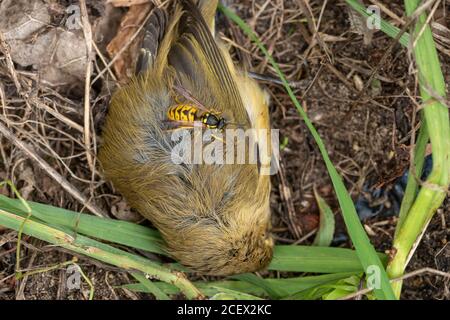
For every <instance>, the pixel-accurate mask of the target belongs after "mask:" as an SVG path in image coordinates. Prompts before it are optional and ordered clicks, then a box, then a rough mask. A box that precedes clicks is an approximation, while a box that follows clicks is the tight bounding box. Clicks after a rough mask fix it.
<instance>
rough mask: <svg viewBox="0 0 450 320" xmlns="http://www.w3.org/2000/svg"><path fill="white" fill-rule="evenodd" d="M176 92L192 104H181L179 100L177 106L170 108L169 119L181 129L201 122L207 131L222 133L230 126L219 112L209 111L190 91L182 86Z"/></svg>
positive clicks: (176, 87) (168, 111) (177, 87)
mask: <svg viewBox="0 0 450 320" xmlns="http://www.w3.org/2000/svg"><path fill="white" fill-rule="evenodd" d="M175 90H176V91H177V92H178V93H180V94H181V95H182V96H183V97H184V98H185V99H187V100H190V101H191V102H192V103H181V102H180V101H179V100H178V99H177V98H175V101H176V102H177V104H176V105H173V106H171V107H169V109H168V110H167V118H168V120H169V122H172V123H173V124H179V127H185V128H190V127H193V124H194V122H196V121H199V122H201V123H202V124H203V125H204V126H205V127H206V128H207V129H217V130H219V131H222V130H223V129H224V128H225V126H226V125H227V124H229V123H228V122H227V121H226V120H225V118H224V117H222V116H221V115H220V113H219V112H215V111H212V110H208V109H207V108H206V107H205V106H204V105H203V104H202V103H200V102H199V101H198V100H197V99H196V98H194V97H193V96H192V95H191V93H190V92H189V91H187V90H186V89H185V88H183V87H181V86H175Z"/></svg>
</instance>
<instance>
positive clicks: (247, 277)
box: [231, 273, 286, 299]
mask: <svg viewBox="0 0 450 320" xmlns="http://www.w3.org/2000/svg"><path fill="white" fill-rule="evenodd" d="M231 278H232V279H237V280H240V281H245V282H248V283H251V284H253V285H254V286H256V287H260V288H261V289H263V290H264V291H265V292H267V294H268V295H269V297H270V298H271V299H281V298H282V297H283V296H284V295H286V294H285V291H284V290H283V288H282V287H279V286H277V285H274V284H272V283H269V282H267V281H265V280H264V279H263V278H260V277H258V276H257V275H255V274H253V273H245V274H240V275H237V276H233V277H231Z"/></svg>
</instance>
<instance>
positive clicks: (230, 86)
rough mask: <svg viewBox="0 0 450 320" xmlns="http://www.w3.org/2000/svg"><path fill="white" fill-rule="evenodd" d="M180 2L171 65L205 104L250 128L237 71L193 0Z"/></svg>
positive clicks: (232, 120) (182, 80) (169, 59)
mask: <svg viewBox="0 0 450 320" xmlns="http://www.w3.org/2000/svg"><path fill="white" fill-rule="evenodd" d="M179 2H180V4H181V8H182V14H181V16H180V19H179V21H178V25H177V28H178V30H177V33H178V37H177V39H174V40H173V42H172V44H171V49H170V51H169V54H168V63H169V65H171V66H172V67H173V69H174V70H175V71H176V74H177V75H178V78H179V80H180V81H181V82H182V84H183V85H186V87H187V89H189V91H191V92H192V93H193V94H194V96H195V97H196V98H197V99H198V100H199V101H201V102H202V103H203V104H204V105H207V106H209V107H211V109H214V111H216V112H222V113H224V114H225V115H227V114H228V115H229V117H231V118H232V119H229V121H231V122H235V123H239V124H240V125H242V126H243V127H248V126H249V118H248V115H247V112H246V110H245V107H244V104H243V102H242V98H241V96H240V93H239V90H238V87H237V85H236V82H235V76H234V73H235V72H236V71H235V70H234V68H233V67H232V66H230V64H229V63H227V60H226V58H225V57H224V53H223V52H222V50H220V48H219V46H218V44H217V42H216V40H215V39H214V37H213V35H212V33H211V30H210V29H209V27H208V25H207V23H206V22H205V19H204V17H203V16H202V13H201V12H200V10H199V8H198V7H197V6H196V5H195V4H193V2H192V1H191V0H180V1H179Z"/></svg>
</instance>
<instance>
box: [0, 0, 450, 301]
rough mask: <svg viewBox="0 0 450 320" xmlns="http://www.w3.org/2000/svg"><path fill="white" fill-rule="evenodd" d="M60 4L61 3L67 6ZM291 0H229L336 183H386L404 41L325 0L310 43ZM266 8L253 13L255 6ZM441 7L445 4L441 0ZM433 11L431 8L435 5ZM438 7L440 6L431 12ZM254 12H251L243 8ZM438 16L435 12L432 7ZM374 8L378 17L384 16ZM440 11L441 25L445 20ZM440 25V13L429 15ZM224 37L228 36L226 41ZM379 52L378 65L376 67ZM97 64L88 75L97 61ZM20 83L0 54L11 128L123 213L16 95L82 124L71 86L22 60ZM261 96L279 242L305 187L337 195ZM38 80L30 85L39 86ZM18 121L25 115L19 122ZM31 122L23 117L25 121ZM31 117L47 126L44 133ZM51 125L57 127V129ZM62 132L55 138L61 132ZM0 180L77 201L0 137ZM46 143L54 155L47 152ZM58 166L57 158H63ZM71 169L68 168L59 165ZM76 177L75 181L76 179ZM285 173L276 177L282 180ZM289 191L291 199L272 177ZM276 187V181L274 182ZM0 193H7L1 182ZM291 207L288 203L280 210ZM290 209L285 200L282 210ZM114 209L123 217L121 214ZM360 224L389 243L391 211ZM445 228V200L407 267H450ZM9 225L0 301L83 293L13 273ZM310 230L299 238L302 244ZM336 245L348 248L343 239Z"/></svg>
mask: <svg viewBox="0 0 450 320" xmlns="http://www.w3.org/2000/svg"><path fill="white" fill-rule="evenodd" d="M69 2H70V1H65V2H64V3H63V5H68V4H69ZM301 2H302V1H294V0H286V1H281V0H276V1H267V2H266V1H262V0H257V1H251V0H240V1H239V0H234V1H228V3H229V4H230V5H231V4H232V5H233V8H234V9H236V11H237V12H238V13H239V15H240V16H241V17H243V18H244V19H246V21H247V22H249V23H251V25H252V26H253V27H254V29H255V30H256V32H257V33H258V34H259V35H260V36H261V38H262V40H263V42H264V43H265V44H266V46H267V47H268V48H269V49H270V51H271V52H272V53H273V54H274V56H275V58H276V60H277V61H278V62H279V63H280V64H281V67H282V69H283V71H284V72H285V73H286V74H287V75H288V77H289V80H290V81H294V82H296V83H297V85H298V88H297V89H296V90H295V93H296V95H297V97H300V98H301V100H300V102H301V103H302V106H303V107H304V108H305V109H306V110H307V112H308V115H309V117H310V119H311V120H312V121H313V123H314V125H315V126H316V128H317V129H318V131H319V133H320V135H321V137H322V138H323V139H324V142H325V144H326V147H327V149H328V151H329V154H330V156H331V159H332V161H333V163H334V164H335V165H336V167H337V169H338V171H339V172H340V173H341V174H342V176H343V177H344V180H345V183H346V185H347V186H348V187H349V188H350V190H351V192H352V195H354V196H355V197H356V196H357V195H358V194H359V193H360V191H361V190H362V186H363V185H364V184H366V183H367V184H369V185H370V186H374V185H380V184H382V185H384V187H385V188H389V187H391V186H392V184H393V181H394V180H395V178H397V177H398V176H400V175H401V174H402V173H403V172H404V170H405V169H406V168H407V167H408V165H409V153H408V152H409V149H408V148H409V147H408V146H409V141H410V130H411V121H412V112H413V104H412V102H411V99H410V98H409V97H408V95H407V91H406V90H407V89H409V90H410V92H411V93H410V94H411V95H414V92H415V79H414V77H413V76H411V75H410V74H409V73H408V68H409V62H408V59H407V53H406V50H405V49H403V48H402V47H400V45H395V46H393V48H392V50H391V51H390V52H387V48H388V47H389V46H390V44H391V39H390V38H388V37H387V36H385V35H384V34H382V33H381V32H378V33H375V34H374V35H373V39H372V41H371V42H370V43H369V44H367V45H365V44H364V43H363V36H361V35H359V34H357V33H354V32H351V30H352V29H351V26H350V22H349V18H348V13H347V11H346V8H345V4H344V2H343V1H328V3H327V6H326V7H325V9H324V11H323V15H322V17H321V23H320V28H319V32H320V33H319V36H320V41H313V40H311V38H312V37H311V35H312V32H311V30H314V29H312V28H310V25H309V24H308V19H307V16H305V15H304V14H299V12H301V11H300V10H299V5H298V3H301ZM381 2H383V3H385V4H386V5H387V6H388V7H389V8H390V9H391V10H392V11H393V12H394V13H395V14H397V15H398V16H399V17H402V16H403V14H402V12H403V6H402V2H401V1H381ZM0 3H1V1H0ZM264 3H267V6H266V7H265V8H264V9H263V10H260V8H261V6H262V5H263V4H264ZM322 5H323V1H315V0H312V1H310V6H311V9H312V16H313V18H314V21H316V22H317V21H318V19H319V16H320V12H321V9H322ZM447 6H448V8H447V10H448V9H450V6H449V5H447ZM89 9H90V10H91V12H90V13H91V14H92V17H91V21H95V19H96V17H99V16H101V15H102V14H104V10H103V7H102V5H99V4H96V5H95V8H93V6H92V5H89ZM438 11H439V10H438ZM441 11H442V10H441ZM256 16H258V19H257V20H255V19H253V17H256ZM436 16H437V17H438V16H439V13H436ZM384 17H386V16H385V15H384ZM54 19H55V21H53V23H54V24H55V25H58V24H60V23H62V21H63V19H64V15H61V16H55V18H54ZM449 21H450V20H449V18H448V17H447V21H446V22H447V25H448V22H449ZM440 22H441V23H445V19H444V20H442V19H441V20H440ZM227 23H228V22H227V21H225V20H223V19H222V20H220V23H219V29H220V30H227V32H226V34H225V35H224V36H225V37H226V38H227V39H229V38H231V39H233V42H234V43H236V44H237V45H238V46H240V47H243V48H245V52H244V51H241V50H236V49H235V48H233V50H234V52H235V57H236V59H240V61H241V63H244V64H246V63H247V64H248V62H250V69H251V70H253V71H255V72H259V73H264V74H267V75H272V76H274V75H275V73H274V72H273V70H272V69H271V67H270V66H269V65H268V63H267V61H266V60H265V59H264V58H263V55H262V54H261V53H260V52H258V50H256V48H255V46H254V45H252V44H251V43H249V41H248V40H246V38H245V37H244V36H243V35H242V33H241V32H240V31H239V30H238V29H237V28H236V27H234V26H233V27H231V28H229V25H227ZM225 41H227V40H226V39H225ZM386 52H387V56H386V59H385V62H384V63H382V64H380V61H381V60H382V58H383V55H384V54H385V53H386ZM441 61H442V64H443V69H444V73H445V76H446V79H447V83H449V82H450V81H448V80H449V79H450V63H449V62H450V57H449V56H448V55H445V54H442V53H441ZM375 68H378V74H377V76H376V78H375V79H378V81H376V82H375V83H372V84H370V85H369V86H368V87H367V89H366V90H364V91H363V92H359V91H358V90H357V88H358V87H359V83H360V81H361V80H362V83H364V84H365V83H366V82H367V81H368V79H369V76H370V74H371V72H372V70H374V69H375ZM102 69H103V65H102V64H101V62H99V61H97V64H96V67H95V71H94V74H98V70H102ZM20 70H23V68H22V69H21V68H20V67H18V68H17V72H18V77H19V80H20V82H21V83H22V90H24V91H25V92H26V93H27V94H26V95H25V96H24V95H22V96H20V95H19V94H18V92H17V88H16V86H15V84H14V82H13V81H12V77H11V73H10V70H9V69H8V68H7V66H6V63H5V60H4V59H3V58H2V56H1V55H0V83H1V84H2V87H3V89H4V90H3V91H4V96H5V97H6V103H7V105H8V106H9V107H11V108H4V109H3V111H5V112H6V113H7V114H8V115H9V116H10V117H13V115H15V116H16V117H15V118H12V119H14V121H15V122H16V124H13V125H12V127H13V128H14V129H15V132H16V134H17V135H18V136H19V137H20V138H21V139H23V140H25V141H27V142H28V143H30V144H32V145H33V146H34V148H35V150H36V152H38V153H39V154H40V156H42V157H43V158H44V159H45V160H46V161H48V163H49V164H50V165H51V166H52V167H54V168H55V169H56V170H57V171H58V172H59V173H61V174H62V175H63V176H65V177H67V179H68V180H69V182H70V183H71V184H72V185H73V186H74V187H75V188H77V189H78V190H80V191H81V192H82V193H83V194H84V195H86V196H87V197H93V198H94V199H95V201H96V203H97V205H98V206H100V207H101V208H104V209H106V208H110V207H113V212H117V211H119V210H121V212H125V213H126V214H125V215H124V216H125V217H126V218H130V219H132V218H133V217H134V216H133V215H132V214H127V212H128V211H127V210H124V202H123V200H122V199H121V197H120V196H119V195H116V194H114V193H113V192H112V191H111V188H110V186H108V185H107V184H105V183H103V181H102V180H101V177H99V176H97V175H95V176H94V178H93V179H94V180H92V177H91V174H90V170H89V167H88V165H87V161H86V156H85V152H84V149H83V147H82V136H81V134H80V133H79V132H77V131H75V130H73V129H70V128H68V127H67V126H66V125H65V124H63V123H61V121H59V120H57V119H55V118H54V117H52V116H50V115H49V114H48V113H45V112H43V111H42V110H40V109H38V108H36V107H35V106H34V105H33V104H31V106H30V105H28V106H27V103H26V101H25V100H26V98H25V97H26V96H28V97H30V96H32V97H38V99H40V101H42V102H45V103H47V104H50V105H52V104H54V105H55V106H57V107H58V111H59V112H60V113H61V114H63V115H65V116H67V117H69V118H70V119H72V120H73V121H75V122H76V123H78V124H81V125H82V124H83V118H82V114H83V111H82V107H80V106H81V101H82V94H80V93H81V92H80V91H79V90H78V89H76V88H65V89H61V88H58V90H59V93H58V92H56V91H54V90H51V89H46V88H44V87H43V86H41V85H40V84H39V83H38V81H37V80H38V79H37V78H36V77H35V76H34V71H32V70H31V69H28V70H23V71H31V72H27V73H25V72H19V71H20ZM106 80H107V76H106V77H104V78H103V79H101V80H100V81H98V82H97V83H95V84H94V85H93V90H92V92H91V102H92V105H93V116H94V123H95V129H96V132H97V133H99V132H100V130H101V122H102V120H103V118H104V114H105V110H106V107H107V103H108V99H109V96H110V92H109V91H108V90H109V86H108V85H107V84H108V82H107V81H106ZM265 85H266V88H267V89H268V90H269V92H270V93H271V96H272V101H273V104H272V107H271V114H272V123H273V127H274V128H279V129H280V130H281V132H280V135H281V139H282V140H285V139H287V140H286V141H287V145H286V147H285V148H284V149H283V151H282V153H281V155H282V163H283V168H284V169H283V170H282V171H281V173H280V175H278V176H274V177H273V180H272V182H273V192H272V198H271V202H272V209H273V213H274V226H275V236H276V238H277V240H278V242H279V243H292V242H294V241H297V240H298V237H296V235H295V232H294V231H295V229H298V227H300V228H301V230H302V236H301V237H303V236H305V235H306V234H308V233H309V232H310V231H312V230H314V229H315V228H316V227H317V223H318V218H317V213H318V209H317V207H316V205H315V200H314V196H313V187H316V188H317V190H318V191H319V193H320V194H321V195H322V196H323V197H324V198H325V199H326V200H327V201H328V203H329V204H330V205H332V207H333V208H335V209H336V208H337V203H336V200H335V198H334V194H333V192H332V188H331V185H330V180H329V178H328V175H327V173H326V169H325V166H324V165H323V162H322V160H321V156H320V154H319V151H318V149H317V147H316V145H315V143H314V141H313V139H312V137H311V135H310V134H309V133H308V131H307V129H306V126H305V125H304V124H303V122H302V121H301V119H300V117H299V115H298V113H297V111H296V110H295V109H294V107H293V106H292V103H291V102H290V100H289V97H288V96H287V95H286V94H285V93H284V90H283V89H282V88H281V87H280V86H279V85H276V84H267V83H265ZM38 88H39V89H38ZM25 121H27V122H25ZM31 121H34V122H31ZM40 123H47V124H49V125H51V126H52V127H49V128H46V129H45V131H44V129H43V127H42V126H40ZM57 129H58V130H59V131H58V130H57ZM61 131H63V132H66V133H68V135H69V136H67V135H64V134H63V132H61ZM0 142H1V148H0V151H1V155H2V157H1V158H0V180H3V179H5V178H8V179H12V180H13V181H14V183H15V184H16V185H17V187H18V189H19V190H20V191H21V192H22V194H24V195H25V196H26V197H27V199H29V200H33V201H39V202H45V203H49V204H52V205H56V206H63V207H66V208H69V209H72V210H81V209H82V206H81V205H80V204H79V203H78V202H77V201H75V200H74V199H73V197H72V196H70V195H68V194H67V192H65V191H64V190H62V189H61V188H60V187H59V185H58V184H57V183H56V182H54V181H53V180H52V179H50V178H48V177H47V175H46V174H45V172H44V171H42V170H41V169H39V168H38V167H37V166H36V165H35V164H33V163H32V162H31V161H30V160H29V159H28V158H27V156H25V155H24V154H23V153H21V152H20V151H19V150H17V149H16V148H14V147H12V146H11V145H10V144H9V143H8V142H7V141H6V140H5V139H2V138H0ZM50 149H52V150H54V151H55V154H58V155H59V157H60V158H59V159H58V158H57V157H55V154H52V153H50V152H49V150H50ZM63 163H64V164H65V165H66V166H63V165H62V164H63ZM68 169H70V170H71V171H72V174H71V173H70V172H69V170H68ZM75 177H76V178H75ZM283 181H284V182H283ZM283 184H284V185H285V188H286V187H287V188H288V189H289V190H290V193H291V196H289V195H288V194H286V193H285V192H280V190H283V187H282V185H283ZM285 188H284V189H285ZM4 193H6V194H8V192H7V191H4ZM289 204H291V205H292V206H291V207H290V205H289ZM289 208H291V209H290V210H289ZM335 212H336V213H337V215H336V219H337V234H342V233H345V227H344V225H343V223H342V218H341V217H340V214H339V213H338V210H335ZM120 217H123V216H120ZM365 224H366V226H367V227H368V229H369V230H370V235H371V240H372V241H373V243H374V244H375V245H376V247H377V249H378V250H379V251H384V250H387V249H389V248H390V245H391V243H392V235H393V232H394V228H395V218H392V217H391V218H386V217H375V218H372V219H370V220H368V221H365ZM449 228H450V202H449V201H448V200H447V201H446V203H445V206H444V207H443V208H442V209H440V210H439V212H438V214H437V215H436V216H435V218H434V219H433V220H432V222H431V223H430V225H429V227H428V230H427V232H426V233H425V235H424V237H423V239H422V243H421V244H420V246H419V247H418V249H417V252H416V254H415V256H414V257H413V259H412V261H411V263H410V265H409V267H408V271H413V270H417V269H420V268H423V267H430V268H435V269H439V270H442V271H447V272H448V270H449V265H450V247H449V246H448V240H449V239H448V238H449ZM15 240H16V234H15V233H14V232H11V231H9V230H2V229H1V228H0V299H2V298H7V299H13V298H14V297H16V298H21V297H22V298H23V297H24V298H25V299H55V298H59V299H74V298H82V299H86V298H87V297H88V291H89V288H88V286H87V285H86V283H83V287H82V288H83V290H81V291H77V290H69V289H68V288H66V287H65V285H64V283H65V282H66V281H63V280H64V277H66V276H70V275H68V274H66V271H65V270H66V269H65V268H63V269H61V270H55V271H49V272H46V273H40V274H38V275H35V276H31V277H29V278H28V279H27V280H26V281H22V282H16V281H14V280H13V271H14V263H15V261H14V259H15V251H14V248H15V244H16V242H15ZM24 240H25V242H26V243H27V247H26V250H24V257H23V260H22V262H21V266H22V268H42V267H47V266H52V265H55V264H58V263H61V262H64V261H67V260H69V259H71V257H72V256H71V255H70V254H67V253H62V252H60V251H58V250H55V249H54V248H51V247H48V246H47V245H46V244H45V243H42V242H41V241H38V240H36V239H33V238H29V237H25V239H24ZM310 241H311V237H309V238H308V237H304V238H302V241H301V242H302V243H306V244H307V243H309V242H310ZM341 245H343V246H348V245H349V243H348V241H347V240H345V239H344V241H343V242H342V241H341ZM80 265H81V267H82V268H83V270H84V272H85V273H86V275H87V276H88V277H89V278H90V279H91V280H92V281H93V282H94V286H95V290H96V291H95V297H96V298H97V299H115V298H123V299H136V298H148V296H146V295H141V294H136V293H132V292H129V291H126V290H123V289H115V288H114V286H116V285H120V284H124V283H129V282H133V280H132V279H131V278H130V277H129V276H128V275H126V274H125V273H122V272H118V271H116V270H113V269H110V268H108V267H106V266H104V265H94V264H93V261H90V260H85V259H82V260H81V262H80ZM449 286H450V282H449V280H448V279H447V280H444V279H443V278H441V277H437V276H431V275H422V276H417V277H414V278H412V279H409V280H407V281H406V282H405V286H404V292H403V298H404V299H449V298H450V292H449Z"/></svg>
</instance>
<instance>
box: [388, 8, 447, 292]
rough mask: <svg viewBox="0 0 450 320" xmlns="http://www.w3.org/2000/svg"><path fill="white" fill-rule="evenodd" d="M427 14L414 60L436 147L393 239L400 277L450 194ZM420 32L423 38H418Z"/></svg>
mask: <svg viewBox="0 0 450 320" xmlns="http://www.w3.org/2000/svg"><path fill="white" fill-rule="evenodd" d="M404 3H405V8H406V14H407V15H408V16H409V17H411V16H413V15H414V12H415V10H416V9H417V8H418V7H419V5H420V1H419V0H408V1H404ZM427 22H428V17H427V14H426V13H425V12H423V13H421V14H420V16H419V17H418V19H417V21H416V25H415V27H414V31H413V36H412V39H413V40H414V46H413V47H412V49H413V50H414V59H415V63H416V66H417V69H418V76H419V85H420V94H421V97H422V105H423V114H424V116H425V117H424V118H425V121H426V124H427V129H428V130H427V131H428V134H429V136H430V142H431V146H432V149H433V169H432V171H431V173H430V175H429V176H428V178H427V180H426V181H425V182H424V183H423V184H422V186H421V189H420V191H419V194H418V195H417V198H416V200H415V201H414V203H413V205H412V206H411V209H410V210H409V212H408V214H407V215H406V217H405V218H404V221H403V223H402V225H401V226H400V228H399V230H398V232H397V236H396V237H395V238H394V250H393V252H394V253H395V254H394V257H393V259H392V260H391V262H390V264H389V266H388V272H389V275H390V276H391V277H393V278H395V277H399V276H401V275H402V274H403V272H404V271H405V268H406V266H407V263H408V259H409V256H410V255H411V253H412V251H411V250H412V249H413V248H414V244H415V243H417V240H418V238H419V237H420V235H421V234H422V233H423V232H424V230H425V228H426V226H427V225H428V223H429V221H430V220H431V218H432V217H433V215H434V214H435V212H436V211H437V209H438V208H439V207H440V206H441V205H442V202H443V201H444V199H445V197H446V196H447V192H448V187H449V182H450V181H449V180H450V121H449V110H448V107H447V106H446V105H445V104H443V103H441V101H445V100H446V84H445V80H444V76H443V73H442V70H441V65H440V62H439V56H438V53H437V50H436V45H435V43H434V40H433V34H432V32H431V28H430V26H429V25H428V23H427ZM419 35H420V37H419ZM401 286H402V283H401V281H397V282H395V283H394V284H393V287H394V289H395V293H396V295H397V296H398V297H399V296H400V293H401Z"/></svg>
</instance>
